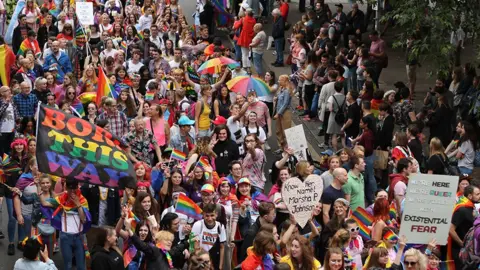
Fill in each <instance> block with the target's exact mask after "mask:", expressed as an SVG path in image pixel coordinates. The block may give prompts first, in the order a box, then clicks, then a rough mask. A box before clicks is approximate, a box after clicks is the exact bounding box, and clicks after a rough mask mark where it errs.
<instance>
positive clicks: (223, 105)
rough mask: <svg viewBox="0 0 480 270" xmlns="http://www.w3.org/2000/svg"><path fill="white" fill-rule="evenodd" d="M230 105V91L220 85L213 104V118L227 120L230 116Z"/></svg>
mask: <svg viewBox="0 0 480 270" xmlns="http://www.w3.org/2000/svg"><path fill="white" fill-rule="evenodd" d="M230 105H232V102H231V101H230V91H229V90H228V88H227V86H226V85H222V88H220V92H219V95H217V98H216V99H215V101H214V102H213V111H214V112H215V116H223V117H224V118H225V119H227V118H228V117H229V116H230Z"/></svg>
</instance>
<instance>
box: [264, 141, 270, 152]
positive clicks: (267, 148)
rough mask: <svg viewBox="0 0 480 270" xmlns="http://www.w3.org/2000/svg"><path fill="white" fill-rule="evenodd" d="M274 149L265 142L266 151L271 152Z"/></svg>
mask: <svg viewBox="0 0 480 270" xmlns="http://www.w3.org/2000/svg"><path fill="white" fill-rule="evenodd" d="M270 149H272V148H271V147H270V145H268V142H265V150H267V151H270Z"/></svg>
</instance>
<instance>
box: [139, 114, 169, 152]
mask: <svg viewBox="0 0 480 270" xmlns="http://www.w3.org/2000/svg"><path fill="white" fill-rule="evenodd" d="M145 128H146V129H148V130H150V131H151V132H152V133H153V135H154V136H155V139H156V140H157V143H158V146H159V147H160V148H161V149H162V150H165V148H166V146H167V145H168V142H169V141H170V125H169V124H168V122H167V121H165V119H164V117H163V111H162V108H161V106H160V105H154V106H152V107H150V117H149V118H145Z"/></svg>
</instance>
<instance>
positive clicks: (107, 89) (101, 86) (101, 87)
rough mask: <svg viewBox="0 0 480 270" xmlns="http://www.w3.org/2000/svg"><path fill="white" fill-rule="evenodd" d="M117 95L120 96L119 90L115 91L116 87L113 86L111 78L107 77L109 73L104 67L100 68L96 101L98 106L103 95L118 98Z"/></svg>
mask: <svg viewBox="0 0 480 270" xmlns="http://www.w3.org/2000/svg"><path fill="white" fill-rule="evenodd" d="M117 96H118V95H117V92H116V91H115V89H113V88H112V85H111V83H110V80H109V79H108V78H107V75H105V72H104V71H103V68H99V69H98V82H97V97H96V100H95V103H97V106H100V104H101V103H102V97H111V98H114V99H116V98H117Z"/></svg>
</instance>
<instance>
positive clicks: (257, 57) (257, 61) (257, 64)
mask: <svg viewBox="0 0 480 270" xmlns="http://www.w3.org/2000/svg"><path fill="white" fill-rule="evenodd" d="M262 57H263V53H261V54H260V53H253V67H254V68H255V71H256V72H257V74H258V76H263V64H262Z"/></svg>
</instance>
